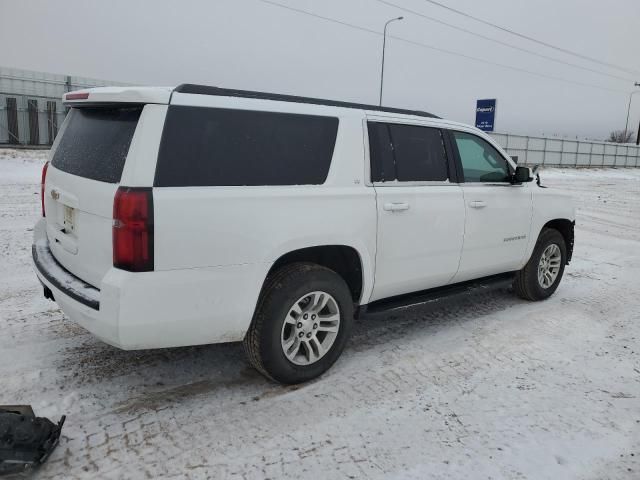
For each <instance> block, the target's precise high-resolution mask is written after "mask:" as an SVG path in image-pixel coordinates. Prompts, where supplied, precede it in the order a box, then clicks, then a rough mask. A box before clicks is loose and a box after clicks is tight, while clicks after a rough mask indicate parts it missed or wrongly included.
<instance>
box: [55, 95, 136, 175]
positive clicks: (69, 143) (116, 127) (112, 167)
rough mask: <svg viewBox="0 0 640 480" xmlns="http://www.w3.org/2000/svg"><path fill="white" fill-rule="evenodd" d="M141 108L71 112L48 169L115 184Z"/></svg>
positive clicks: (77, 110)
mask: <svg viewBox="0 0 640 480" xmlns="http://www.w3.org/2000/svg"><path fill="white" fill-rule="evenodd" d="M141 112H142V107H134V108H72V109H71V111H70V112H69V115H70V118H69V122H68V124H67V127H66V129H65V131H64V135H63V136H62V138H61V139H60V143H59V144H58V148H57V149H56V151H55V154H54V155H53V159H52V160H51V165H53V166H54V167H56V168H57V169H59V170H62V171H63V172H67V173H70V174H72V175H78V176H80V177H85V178H90V179H92V180H98V181H100V182H109V183H118V182H119V181H120V177H121V176H122V169H123V168H124V162H125V160H126V158H127V153H128V152H129V145H130V144H131V139H132V138H133V133H134V132H135V130H136V126H137V124H138V119H139V118H140V113H141Z"/></svg>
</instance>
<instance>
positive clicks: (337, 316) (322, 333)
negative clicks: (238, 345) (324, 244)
mask: <svg viewBox="0 0 640 480" xmlns="http://www.w3.org/2000/svg"><path fill="white" fill-rule="evenodd" d="M352 322H353V300H352V298H351V293H350V291H349V287H348V286H347V284H346V283H345V281H344V280H343V278H342V277H341V276H340V275H338V274H337V273H335V272H334V271H333V270H329V269H328V268H325V267H321V266H319V265H315V264H311V263H294V264H291V265H287V266H285V267H283V268H281V269H280V270H278V271H277V272H275V273H274V274H273V275H270V277H269V278H268V279H267V281H266V283H265V286H264V288H263V291H262V293H261V295H260V299H259V301H258V305H257V308H256V312H255V315H254V318H253V321H252V323H251V327H249V331H248V332H247V335H246V336H245V339H244V347H245V352H246V353H247V357H248V358H249V361H250V362H251V364H252V365H253V366H254V367H255V368H256V369H257V370H258V371H259V372H261V373H262V374H264V375H265V376H267V377H268V378H271V379H273V380H275V381H277V382H280V383H287V384H294V383H301V382H305V381H307V380H311V379H312V378H315V377H317V376H319V375H321V374H322V373H324V372H325V371H326V370H328V369H329V367H331V365H333V363H334V362H335V361H336V360H337V359H338V357H339V356H340V354H341V353H342V350H343V349H344V346H345V344H346V343H347V340H348V338H349V334H350V331H351V324H352Z"/></svg>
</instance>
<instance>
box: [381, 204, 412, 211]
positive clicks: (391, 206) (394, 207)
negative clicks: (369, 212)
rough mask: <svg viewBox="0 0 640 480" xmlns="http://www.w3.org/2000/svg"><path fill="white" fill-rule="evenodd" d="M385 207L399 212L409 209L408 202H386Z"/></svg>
mask: <svg viewBox="0 0 640 480" xmlns="http://www.w3.org/2000/svg"><path fill="white" fill-rule="evenodd" d="M382 208H384V209H385V210H386V211H387V212H398V211H400V210H409V204H408V203H385V204H384V206H383V207H382Z"/></svg>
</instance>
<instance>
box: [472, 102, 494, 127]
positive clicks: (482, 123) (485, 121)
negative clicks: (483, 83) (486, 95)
mask: <svg viewBox="0 0 640 480" xmlns="http://www.w3.org/2000/svg"><path fill="white" fill-rule="evenodd" d="M495 120H496V99H495V98H490V99H486V100H478V101H477V102H476V128H479V129H480V130H484V131H485V132H493V126H494V124H495Z"/></svg>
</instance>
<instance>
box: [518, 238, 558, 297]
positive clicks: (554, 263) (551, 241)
mask: <svg viewBox="0 0 640 480" xmlns="http://www.w3.org/2000/svg"><path fill="white" fill-rule="evenodd" d="M566 261H567V246H566V244H565V241H564V237H563V236H562V234H561V233H560V232H558V231H557V230H554V229H550V228H549V229H545V230H543V231H542V233H540V236H539V237H538V242H537V243H536V246H535V248H534V249H533V253H532V254H531V258H530V259H529V261H528V262H527V264H526V265H525V266H524V268H523V269H522V270H520V271H519V272H518V273H517V274H516V279H515V281H514V282H513V288H514V291H515V292H516V294H517V295H518V296H520V297H522V298H524V299H526V300H544V299H545V298H548V297H550V296H551V295H552V294H553V292H555V291H556V289H557V288H558V285H559V284H560V280H561V279H562V274H563V273H564V267H565V264H566Z"/></svg>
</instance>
